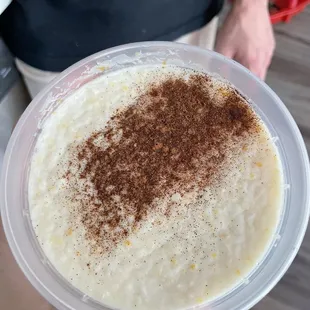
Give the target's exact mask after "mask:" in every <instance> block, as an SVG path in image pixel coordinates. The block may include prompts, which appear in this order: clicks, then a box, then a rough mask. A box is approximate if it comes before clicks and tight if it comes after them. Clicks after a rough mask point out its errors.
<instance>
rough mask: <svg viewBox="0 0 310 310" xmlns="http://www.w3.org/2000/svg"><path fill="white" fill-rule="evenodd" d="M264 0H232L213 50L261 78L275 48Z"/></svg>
mask: <svg viewBox="0 0 310 310" xmlns="http://www.w3.org/2000/svg"><path fill="white" fill-rule="evenodd" d="M267 2H268V1H267V0H235V1H234V5H233V7H232V9H231V11H230V13H229V14H228V15H227V18H226V20H225V22H224V24H223V26H222V28H221V29H220V30H219V33H218V36H217V41H216V45H215V50H216V51H217V52H219V53H221V54H223V55H224V56H227V57H229V58H233V59H234V60H236V61H238V62H239V63H241V64H242V65H244V66H245V67H247V68H248V69H250V70H251V71H252V72H253V73H254V74H256V75H257V76H258V77H260V78H261V79H264V78H265V76H266V73H267V69H268V67H269V65H270V61H271V58H272V54H273V51H274V48H275V40H274V35H273V30H272V25H271V22H270V17H269V12H268V7H267Z"/></svg>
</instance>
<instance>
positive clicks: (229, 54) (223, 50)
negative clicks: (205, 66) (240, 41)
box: [215, 48, 234, 59]
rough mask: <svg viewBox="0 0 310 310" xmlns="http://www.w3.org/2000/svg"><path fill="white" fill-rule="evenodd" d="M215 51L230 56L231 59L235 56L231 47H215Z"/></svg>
mask: <svg viewBox="0 0 310 310" xmlns="http://www.w3.org/2000/svg"><path fill="white" fill-rule="evenodd" d="M215 51H216V52H218V53H220V54H222V55H223V56H226V57H228V58H231V59H232V58H234V53H233V51H232V50H230V49H225V48H219V49H215Z"/></svg>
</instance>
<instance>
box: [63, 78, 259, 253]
mask: <svg viewBox="0 0 310 310" xmlns="http://www.w3.org/2000/svg"><path fill="white" fill-rule="evenodd" d="M223 98H224V99H223ZM223 98H222V101H218V100H216V99H215V97H214V96H213V95H212V94H211V93H210V80H209V79H208V77H207V76H205V75H202V74H192V76H191V77H190V78H189V79H188V80H185V79H182V78H171V77H170V78H168V79H167V80H165V81H163V82H161V83H159V84H154V85H152V86H150V89H149V90H148V91H146V92H145V93H143V94H141V95H140V96H139V97H138V98H137V102H136V104H134V105H131V106H129V107H128V108H126V109H125V110H124V111H122V112H119V113H117V114H116V115H115V116H114V117H113V118H112V119H111V120H110V121H109V123H108V126H107V127H106V128H105V129H103V130H102V131H99V132H95V133H93V134H92V136H91V137H90V138H88V139H87V140H86V141H85V142H83V143H82V144H80V145H78V147H77V156H76V157H75V158H73V159H72V160H71V161H70V165H69V169H68V172H67V174H66V178H67V180H68V182H69V183H70V182H71V184H73V183H75V184H79V186H78V194H77V195H75V197H74V198H73V199H75V200H76V202H77V206H78V207H77V212H78V213H79V216H80V217H81V222H82V223H83V225H84V227H85V229H86V232H87V237H88V238H89V239H90V240H92V242H93V243H94V244H95V245H96V246H100V247H101V248H102V251H107V250H109V249H110V248H111V246H112V245H114V244H115V243H117V242H120V241H122V240H124V239H125V238H126V237H127V236H128V235H129V234H130V233H131V232H132V230H133V229H135V228H137V227H138V226H139V224H140V223H141V221H142V220H143V219H144V218H145V217H146V216H151V215H152V212H158V208H157V207H156V200H157V199H158V198H163V197H165V196H167V195H171V194H173V193H175V192H179V193H181V194H184V193H186V192H189V191H192V190H197V189H198V190H199V189H203V188H205V187H206V186H208V185H210V184H211V183H212V182H215V181H216V180H217V179H218V177H219V176H220V174H221V169H222V167H223V165H224V163H225V160H226V158H227V156H229V153H230V151H231V149H232V147H233V146H234V143H236V141H240V139H243V138H244V137H246V136H248V135H250V134H255V133H256V132H257V131H258V130H259V126H258V122H257V118H256V116H255V114H254V112H253V111H252V110H251V109H250V107H249V105H248V104H247V103H246V102H245V101H244V99H242V98H241V97H240V95H239V94H238V93H237V92H236V91H234V90H233V89H230V91H229V92H228V95H227V94H225V97H223ZM103 142H105V144H104V143H103ZM104 145H105V146H104ZM75 152H76V151H75ZM81 163H82V164H81ZM77 167H78V168H77ZM165 214H166V215H167V216H169V210H166V211H165Z"/></svg>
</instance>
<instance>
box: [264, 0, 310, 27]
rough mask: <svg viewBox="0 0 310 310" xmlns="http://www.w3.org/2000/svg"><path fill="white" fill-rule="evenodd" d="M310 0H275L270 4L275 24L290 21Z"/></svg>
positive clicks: (271, 16)
mask: <svg viewBox="0 0 310 310" xmlns="http://www.w3.org/2000/svg"><path fill="white" fill-rule="evenodd" d="M308 4H310V0H274V1H271V5H270V18H271V22H272V23H273V24H276V23H279V22H285V23H288V22H289V21H290V20H291V18H292V17H293V16H294V15H296V14H298V13H300V12H301V11H303V10H304V8H305V7H306V6H307V5H308Z"/></svg>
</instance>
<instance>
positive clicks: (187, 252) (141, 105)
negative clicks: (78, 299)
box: [28, 65, 282, 310]
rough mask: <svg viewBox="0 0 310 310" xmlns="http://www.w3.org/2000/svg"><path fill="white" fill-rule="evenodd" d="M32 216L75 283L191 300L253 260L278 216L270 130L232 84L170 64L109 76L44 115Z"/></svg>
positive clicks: (155, 298)
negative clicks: (45, 117) (45, 118)
mask: <svg viewBox="0 0 310 310" xmlns="http://www.w3.org/2000/svg"><path fill="white" fill-rule="evenodd" d="M28 191H29V207H30V213H31V220H32V224H33V227H34V230H35V233H36V236H37V238H38V241H39V243H40V244H41V246H42V248H43V251H44V253H45V255H46V256H47V258H48V259H49V260H50V262H51V263H52V264H53V265H54V267H55V268H56V269H57V270H58V271H59V273H60V274H61V275H63V277H64V278H66V279H67V280H68V281H69V282H70V283H71V284H72V285H73V286H75V287H76V288H78V289H79V290H81V291H82V292H83V293H84V294H87V295H89V296H90V297H93V298H94V299H96V300H97V301H99V302H101V303H102V304H104V305H107V306H111V307H115V308H119V309H142V310H146V309H156V310H159V309H164V310H170V309H173V310H174V309H187V308H189V307H192V306H195V305H198V304H201V303H205V302H207V301H210V300H211V299H214V298H216V297H219V296H221V295H223V294H225V293H226V292H227V291H228V290H230V289H232V288H234V287H235V286H236V285H238V284H239V283H240V282H241V281H243V280H244V279H245V278H246V277H247V275H248V274H249V273H250V272H251V271H252V270H253V269H254V268H255V267H256V266H257V264H258V263H259V262H260V261H261V259H262V257H263V255H264V254H265V252H266V251H267V249H268V247H269V245H270V243H271V241H272V239H273V237H274V234H275V230H276V227H277V224H278V221H279V216H280V213H281V203H282V172H281V164H280V160H279V158H278V155H277V151H276V148H275V146H274V145H273V142H272V138H271V136H270V134H269V132H268V131H267V129H266V127H265V126H264V124H263V123H262V121H261V120H260V119H259V118H258V116H256V114H255V112H254V110H253V109H252V107H251V105H250V104H249V103H248V102H247V101H246V100H245V99H244V98H243V97H241V96H240V95H239V94H238V92H237V91H236V90H234V89H233V88H231V86H228V85H226V84H224V83H223V82H221V81H219V80H217V79H215V78H211V77H210V76H207V75H205V74H202V73H199V72H195V71H192V70H189V69H184V68H179V67H174V66H166V65H164V66H148V67H146V66H141V67H138V66H137V67H134V68H128V69H122V70H120V71H117V72H112V73H107V74H105V75H103V76H101V77H99V78H97V79H96V80H94V81H92V82H89V83H87V84H86V85H84V86H83V87H81V88H80V89H79V90H77V91H76V92H75V93H74V94H73V95H71V96H69V97H67V98H66V99H65V100H64V101H63V102H61V103H60V104H59V106H58V107H57V108H56V109H55V110H54V111H53V112H52V113H51V115H50V116H49V117H48V118H47V120H46V121H45V122H44V124H43V128H42V131H41V132H40V134H39V136H38V140H37V143H36V146H35V151H34V153H33V156H32V162H31V169H30V175H29V188H28Z"/></svg>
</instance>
